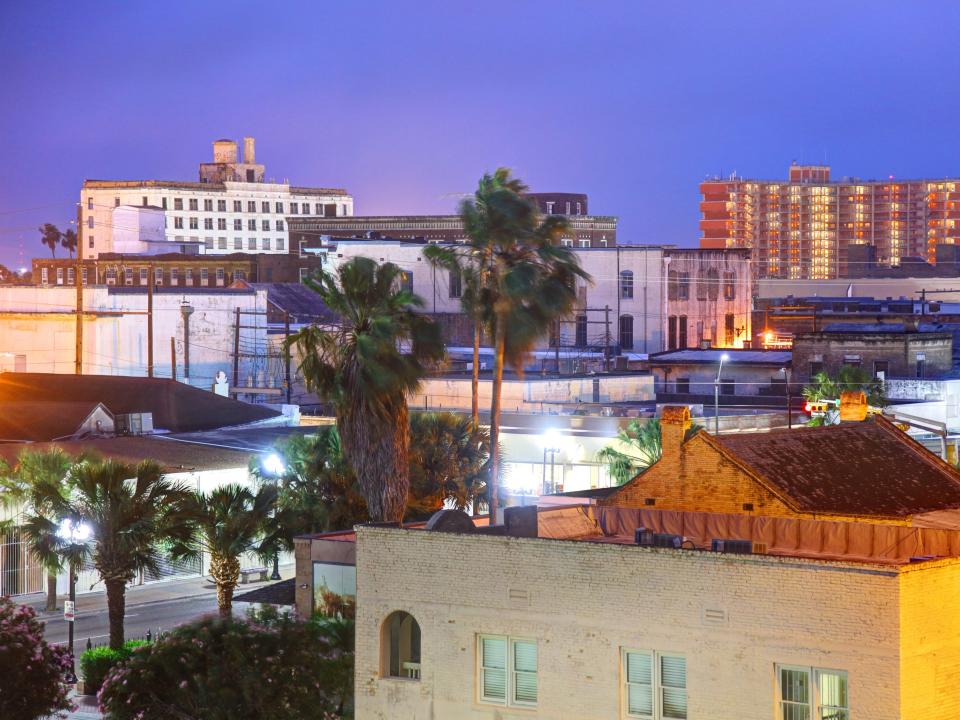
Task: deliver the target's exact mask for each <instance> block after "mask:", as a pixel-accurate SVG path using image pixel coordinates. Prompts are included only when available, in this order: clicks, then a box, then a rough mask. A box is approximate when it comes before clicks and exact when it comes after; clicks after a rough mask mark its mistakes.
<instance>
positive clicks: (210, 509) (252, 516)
mask: <svg viewBox="0 0 960 720" xmlns="http://www.w3.org/2000/svg"><path fill="white" fill-rule="evenodd" d="M276 498H277V490H276V488H275V487H274V486H273V485H264V486H261V487H260V489H259V490H257V491H256V493H254V492H251V491H250V490H248V489H247V488H245V487H243V486H241V485H236V484H232V485H223V486H221V487H218V488H216V489H214V490H211V491H210V492H209V493H201V492H198V493H193V494H192V495H190V496H189V497H188V498H187V499H186V500H185V501H184V503H183V506H182V512H183V514H184V517H185V518H186V523H187V525H188V526H189V527H190V528H191V530H192V532H190V534H189V536H187V537H179V538H177V539H176V540H175V541H174V542H173V544H172V545H171V548H170V554H171V555H172V556H173V557H174V558H196V557H200V555H201V554H202V553H204V552H206V553H208V554H209V555H210V575H211V576H212V577H213V581H214V582H215V583H216V585H217V607H218V608H219V610H220V615H221V616H223V617H225V618H228V617H230V613H231V609H232V607H233V589H234V588H235V587H236V586H237V580H238V579H239V578H240V557H241V556H242V555H243V554H244V553H247V552H255V553H258V554H260V555H265V554H266V548H268V547H271V546H272V545H273V544H274V543H273V542H272V540H273V538H272V537H271V533H272V532H273V529H272V528H271V527H270V525H271V516H272V512H273V505H274V501H275V500H276Z"/></svg>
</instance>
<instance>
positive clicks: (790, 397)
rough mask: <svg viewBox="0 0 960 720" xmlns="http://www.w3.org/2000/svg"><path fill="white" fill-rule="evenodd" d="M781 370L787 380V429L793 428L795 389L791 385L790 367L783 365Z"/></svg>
mask: <svg viewBox="0 0 960 720" xmlns="http://www.w3.org/2000/svg"><path fill="white" fill-rule="evenodd" d="M780 372H782V373H783V378H784V379H785V380H786V381H787V430H792V429H793V390H792V388H791V387H790V368H787V367H782V368H780Z"/></svg>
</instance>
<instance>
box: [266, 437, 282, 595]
mask: <svg viewBox="0 0 960 720" xmlns="http://www.w3.org/2000/svg"><path fill="white" fill-rule="evenodd" d="M263 471H264V472H265V473H267V474H268V475H270V476H271V477H272V478H273V486H274V488H275V489H276V490H277V491H278V492H277V495H275V496H274V499H273V515H274V517H276V515H277V497H278V495H279V490H280V487H279V486H280V482H279V481H280V476H281V475H283V473H285V472H286V471H287V468H286V466H285V465H284V464H283V460H281V459H280V456H279V455H277V454H276V453H271V454H270V455H268V456H267V457H266V459H264V461H263ZM270 579H271V580H279V579H280V551H279V550H278V549H277V548H276V547H274V550H273V572H272V573H271V574H270Z"/></svg>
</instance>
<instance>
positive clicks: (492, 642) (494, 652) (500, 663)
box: [482, 637, 507, 669]
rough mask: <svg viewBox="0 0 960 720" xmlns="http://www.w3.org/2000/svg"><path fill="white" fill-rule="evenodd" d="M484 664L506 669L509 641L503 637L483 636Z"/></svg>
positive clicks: (488, 666)
mask: <svg viewBox="0 0 960 720" xmlns="http://www.w3.org/2000/svg"><path fill="white" fill-rule="evenodd" d="M482 642H483V646H482V649H483V666H484V667H485V668H499V669H506V667H507V641H506V640H504V639H503V638H486V637H485V638H483V640H482Z"/></svg>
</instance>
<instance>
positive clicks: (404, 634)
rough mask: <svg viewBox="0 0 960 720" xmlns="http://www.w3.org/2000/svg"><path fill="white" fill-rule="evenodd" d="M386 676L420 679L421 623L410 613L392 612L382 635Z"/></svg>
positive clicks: (381, 670)
mask: <svg viewBox="0 0 960 720" xmlns="http://www.w3.org/2000/svg"><path fill="white" fill-rule="evenodd" d="M380 647H381V652H382V657H381V661H380V662H381V669H380V672H381V674H382V675H383V676H384V677H392V678H405V679H407V680H419V679H420V625H418V624H417V621H416V620H415V619H414V618H413V615H411V614H410V613H406V612H402V611H398V612H395V613H391V614H390V616H389V617H387V619H386V620H385V621H384V623H383V629H382V630H381V636H380Z"/></svg>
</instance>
